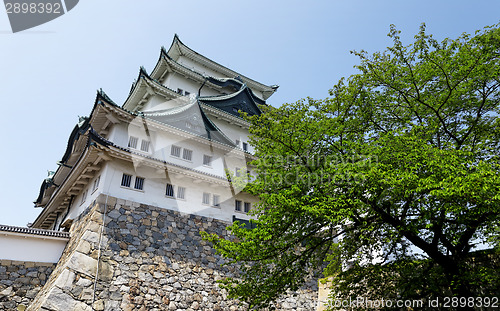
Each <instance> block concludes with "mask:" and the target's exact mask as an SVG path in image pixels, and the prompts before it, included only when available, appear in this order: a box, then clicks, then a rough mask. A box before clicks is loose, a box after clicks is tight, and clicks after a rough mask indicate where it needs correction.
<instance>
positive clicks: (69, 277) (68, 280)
mask: <svg viewBox="0 0 500 311" xmlns="http://www.w3.org/2000/svg"><path fill="white" fill-rule="evenodd" d="M74 281H75V273H74V272H73V271H70V270H68V269H64V270H63V272H62V273H61V274H60V275H59V277H58V278H57V279H56V281H55V283H54V285H55V286H57V287H59V288H61V289H66V288H71V286H72V285H73V282H74Z"/></svg>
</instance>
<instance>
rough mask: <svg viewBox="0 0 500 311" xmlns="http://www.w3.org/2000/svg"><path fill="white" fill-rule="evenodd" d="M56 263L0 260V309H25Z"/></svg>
mask: <svg viewBox="0 0 500 311" xmlns="http://www.w3.org/2000/svg"><path fill="white" fill-rule="evenodd" d="M55 266H56V264H53V263H39V262H24V261H11V260H0V310H25V309H26V307H27V306H28V305H29V304H30V303H31V301H32V300H33V298H35V296H36V295H37V294H38V292H39V291H40V290H41V289H42V286H43V285H45V282H46V281H47V279H48V277H49V275H50V274H51V273H52V270H53V269H54V267H55Z"/></svg>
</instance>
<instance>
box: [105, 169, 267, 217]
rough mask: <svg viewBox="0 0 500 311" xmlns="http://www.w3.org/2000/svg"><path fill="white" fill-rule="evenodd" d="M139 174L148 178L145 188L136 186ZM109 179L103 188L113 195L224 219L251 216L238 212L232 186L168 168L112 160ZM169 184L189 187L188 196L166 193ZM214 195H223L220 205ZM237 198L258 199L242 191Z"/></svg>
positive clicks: (253, 201)
mask: <svg viewBox="0 0 500 311" xmlns="http://www.w3.org/2000/svg"><path fill="white" fill-rule="evenodd" d="M123 173H125V174H129V175H132V182H131V187H129V188H127V187H122V186H121V180H122V175H123ZM137 176H139V177H142V178H145V181H144V188H143V190H136V189H133V188H134V182H135V178H136V177H137ZM105 178H106V180H105V182H104V184H103V187H104V189H102V190H105V191H104V193H105V194H108V195H110V196H113V197H117V198H121V199H124V200H129V201H134V202H139V203H143V204H148V205H153V206H158V207H161V208H166V209H170V210H175V211H180V212H182V213H186V214H194V215H201V216H206V217H212V218H215V219H220V220H224V221H232V217H233V215H237V217H238V218H242V219H249V218H250V217H249V216H248V215H247V214H244V213H240V212H235V209H234V206H235V197H233V195H232V192H231V189H230V188H229V187H225V186H218V185H215V184H211V183H208V182H206V181H201V180H197V179H192V178H189V177H185V176H179V175H177V174H173V173H169V174H168V175H167V172H165V171H160V170H156V169H152V168H149V167H146V166H141V165H139V166H136V167H134V166H133V165H132V164H131V163H129V162H126V161H113V162H110V163H108V164H107V168H106V174H105ZM167 183H170V184H172V185H173V186H174V192H175V194H176V195H177V190H178V187H179V186H180V187H185V188H186V192H185V194H186V196H185V199H173V198H170V197H167V196H166V193H165V192H166V184H167ZM233 191H234V189H233ZM204 192H205V193H209V194H210V204H209V205H205V204H203V203H202V198H203V193H204ZM214 194H216V195H219V196H220V207H214V206H212V203H213V195H214ZM236 198H238V199H241V200H243V201H246V202H251V203H255V202H256V201H257V200H256V198H254V197H253V196H251V195H249V194H246V193H238V194H237V195H236Z"/></svg>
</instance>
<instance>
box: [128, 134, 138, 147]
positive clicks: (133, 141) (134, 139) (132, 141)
mask: <svg viewBox="0 0 500 311" xmlns="http://www.w3.org/2000/svg"><path fill="white" fill-rule="evenodd" d="M138 141H139V138H137V137H134V136H130V137H129V138H128V147H129V148H134V149H137V142H138Z"/></svg>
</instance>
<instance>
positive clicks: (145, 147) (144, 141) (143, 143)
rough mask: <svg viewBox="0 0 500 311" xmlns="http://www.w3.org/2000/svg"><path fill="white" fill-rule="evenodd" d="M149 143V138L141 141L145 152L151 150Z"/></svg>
mask: <svg viewBox="0 0 500 311" xmlns="http://www.w3.org/2000/svg"><path fill="white" fill-rule="evenodd" d="M149 144H150V142H149V140H143V141H142V142H141V150H142V151H145V152H149Z"/></svg>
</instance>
